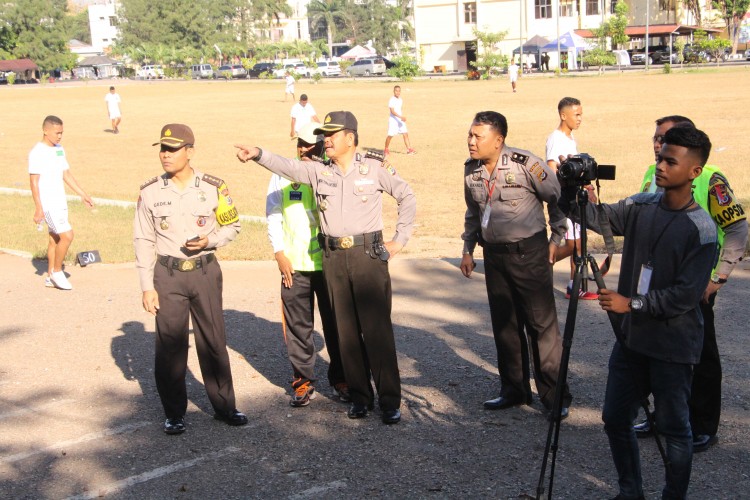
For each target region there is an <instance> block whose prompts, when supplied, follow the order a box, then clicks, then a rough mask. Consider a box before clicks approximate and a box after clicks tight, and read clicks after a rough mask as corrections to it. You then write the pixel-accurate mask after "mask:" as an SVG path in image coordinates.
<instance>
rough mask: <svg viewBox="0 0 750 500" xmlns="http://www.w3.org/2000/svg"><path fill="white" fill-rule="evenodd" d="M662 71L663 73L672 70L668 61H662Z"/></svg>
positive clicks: (668, 72)
mask: <svg viewBox="0 0 750 500" xmlns="http://www.w3.org/2000/svg"><path fill="white" fill-rule="evenodd" d="M662 72H663V73H664V74H667V75H668V74H670V73H671V72H672V65H671V64H669V63H664V67H663V68H662Z"/></svg>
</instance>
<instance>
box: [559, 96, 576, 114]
mask: <svg viewBox="0 0 750 500" xmlns="http://www.w3.org/2000/svg"><path fill="white" fill-rule="evenodd" d="M580 105H581V101H579V100H578V99H576V98H575V97H563V98H562V99H560V102H558V103H557V112H558V113H560V112H561V111H562V110H563V109H564V108H567V107H568V106H580Z"/></svg>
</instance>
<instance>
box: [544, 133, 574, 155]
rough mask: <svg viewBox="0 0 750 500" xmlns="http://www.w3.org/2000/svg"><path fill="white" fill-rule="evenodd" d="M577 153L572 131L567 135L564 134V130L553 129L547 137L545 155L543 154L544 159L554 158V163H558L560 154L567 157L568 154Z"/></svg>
mask: <svg viewBox="0 0 750 500" xmlns="http://www.w3.org/2000/svg"><path fill="white" fill-rule="evenodd" d="M577 154H578V147H577V146H576V140H575V137H573V132H571V133H570V137H568V136H567V135H565V132H562V131H560V130H557V129H555V131H554V132H552V133H551V134H550V135H549V137H547V155H546V156H545V161H550V160H554V161H555V162H556V163H560V155H562V156H565V157H567V156H568V155H577Z"/></svg>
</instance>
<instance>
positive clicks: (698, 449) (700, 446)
mask: <svg viewBox="0 0 750 500" xmlns="http://www.w3.org/2000/svg"><path fill="white" fill-rule="evenodd" d="M718 441H719V438H718V437H716V436H711V435H709V434H696V435H695V436H693V453H702V452H704V451H706V450H707V449H709V448H710V447H712V446H713V445H715V444H716V443H717V442H718Z"/></svg>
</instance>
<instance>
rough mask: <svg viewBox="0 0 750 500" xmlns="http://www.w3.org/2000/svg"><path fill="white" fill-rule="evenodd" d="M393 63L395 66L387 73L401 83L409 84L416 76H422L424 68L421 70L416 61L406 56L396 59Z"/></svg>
mask: <svg viewBox="0 0 750 500" xmlns="http://www.w3.org/2000/svg"><path fill="white" fill-rule="evenodd" d="M393 63H394V64H395V66H393V67H392V68H391V69H389V70H387V71H386V73H388V75H389V76H392V77H394V78H398V79H399V80H401V81H404V82H408V81H410V80H413V79H414V77H415V76H420V75H421V74H422V73H423V71H422V68H420V67H419V65H418V64H417V63H416V62H415V61H413V60H411V59H409V58H408V57H406V56H399V57H396V58H394V59H393Z"/></svg>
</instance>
